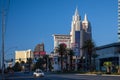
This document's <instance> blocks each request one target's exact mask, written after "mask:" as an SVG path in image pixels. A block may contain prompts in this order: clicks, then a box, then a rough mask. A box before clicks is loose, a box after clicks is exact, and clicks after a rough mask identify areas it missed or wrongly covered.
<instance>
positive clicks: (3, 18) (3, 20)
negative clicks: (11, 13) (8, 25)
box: [1, 8, 5, 80]
mask: <svg viewBox="0 0 120 80" xmlns="http://www.w3.org/2000/svg"><path fill="white" fill-rule="evenodd" d="M4 16H5V13H4V8H3V9H2V55H1V57H2V59H1V61H2V79H3V80H4V33H5V17H4Z"/></svg>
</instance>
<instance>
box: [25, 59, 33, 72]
mask: <svg viewBox="0 0 120 80" xmlns="http://www.w3.org/2000/svg"><path fill="white" fill-rule="evenodd" d="M26 64H28V69H29V71H30V70H31V64H32V58H27V62H26Z"/></svg>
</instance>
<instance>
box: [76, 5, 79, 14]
mask: <svg viewBox="0 0 120 80" xmlns="http://www.w3.org/2000/svg"><path fill="white" fill-rule="evenodd" d="M75 15H79V13H78V9H77V7H76V10H75Z"/></svg>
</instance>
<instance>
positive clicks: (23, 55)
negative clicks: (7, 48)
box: [15, 49, 33, 62]
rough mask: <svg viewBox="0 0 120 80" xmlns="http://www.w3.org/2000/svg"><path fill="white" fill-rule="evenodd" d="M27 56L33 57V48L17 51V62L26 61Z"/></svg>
mask: <svg viewBox="0 0 120 80" xmlns="http://www.w3.org/2000/svg"><path fill="white" fill-rule="evenodd" d="M27 58H33V52H32V51H31V49H29V50H24V51H15V62H20V61H24V62H26V61H27Z"/></svg>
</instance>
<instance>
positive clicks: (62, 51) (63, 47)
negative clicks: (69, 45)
mask: <svg viewBox="0 0 120 80" xmlns="http://www.w3.org/2000/svg"><path fill="white" fill-rule="evenodd" d="M58 52H59V55H60V58H61V59H60V60H61V71H63V55H64V54H65V52H66V44H64V43H62V44H60V45H59V47H58Z"/></svg>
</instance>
